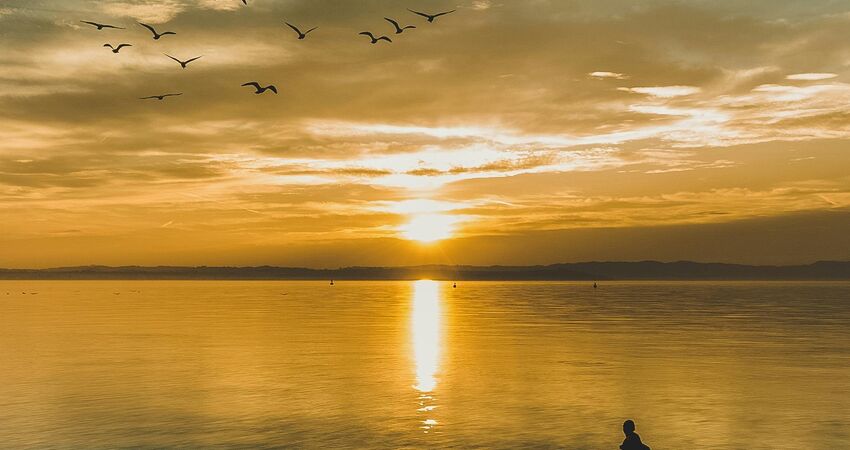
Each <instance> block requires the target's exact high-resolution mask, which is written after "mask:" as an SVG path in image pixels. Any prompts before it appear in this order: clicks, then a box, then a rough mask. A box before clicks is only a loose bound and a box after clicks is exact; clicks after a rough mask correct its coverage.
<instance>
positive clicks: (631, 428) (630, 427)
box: [623, 419, 635, 435]
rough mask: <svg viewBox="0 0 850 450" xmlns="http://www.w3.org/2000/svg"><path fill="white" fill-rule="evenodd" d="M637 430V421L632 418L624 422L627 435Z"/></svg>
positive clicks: (624, 430)
mask: <svg viewBox="0 0 850 450" xmlns="http://www.w3.org/2000/svg"><path fill="white" fill-rule="evenodd" d="M634 432H635V422H634V421H633V420H631V419H629V420H627V421H625V422H623V433H625V434H626V435H629V434H632V433H634Z"/></svg>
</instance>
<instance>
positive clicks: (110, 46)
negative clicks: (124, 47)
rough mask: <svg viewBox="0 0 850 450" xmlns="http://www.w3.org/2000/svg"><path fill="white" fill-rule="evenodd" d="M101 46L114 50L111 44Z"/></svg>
mask: <svg viewBox="0 0 850 450" xmlns="http://www.w3.org/2000/svg"><path fill="white" fill-rule="evenodd" d="M103 46H104V47H109V48H111V49H112V50H115V47H113V46H112V44H103Z"/></svg>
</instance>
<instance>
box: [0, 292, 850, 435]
mask: <svg viewBox="0 0 850 450" xmlns="http://www.w3.org/2000/svg"><path fill="white" fill-rule="evenodd" d="M6 292H9V294H8V295H6ZM22 292H27V294H22ZM30 292H38V294H34V295H33V294H30ZM284 293H285V294H286V295H282V294H284ZM626 418H633V419H635V421H636V422H637V426H638V432H639V433H641V435H642V436H643V438H644V441H645V442H647V443H648V444H649V445H651V446H652V448H653V449H656V450H660V449H684V448H734V449H769V448H770V449H772V448H798V449H838V448H850V283H609V284H603V285H602V286H600V289H597V290H593V289H592V288H591V287H589V286H588V284H587V283H516V282H512V283H497V282H487V283H484V282H482V283H473V282H466V283H462V284H461V285H459V286H458V288H457V289H452V288H451V284H450V283H435V282H415V283H414V282H340V283H338V284H337V285H336V286H334V287H330V286H328V285H327V284H325V283H319V282H198V281H175V282H139V281H127V282H113V281H108V282H107V281H104V282H87V281H85V282H84V281H71V282H64V281H49V282H48V281H38V282H31V281H27V282H20V281H15V282H11V281H2V282H0V448H15V449H20V448H120V447H134V448H140V447H142V448H145V447H149V448H154V447H156V448H162V447H193V448H196V447H220V448H225V447H226V448H233V447H237V448H240V447H241V448H265V447H292V448H332V447H345V448H435V447H455V448H476V447H477V448H587V449H591V448H592V449H605V448H610V449H616V448H617V446H618V445H619V443H620V441H621V440H622V434H621V431H620V425H621V423H622V421H623V420H624V419H626Z"/></svg>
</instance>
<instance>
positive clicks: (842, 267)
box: [0, 261, 850, 281]
mask: <svg viewBox="0 0 850 450" xmlns="http://www.w3.org/2000/svg"><path fill="white" fill-rule="evenodd" d="M420 278H431V279H437V280H546V281H556V280H588V281H589V280H850V261H819V262H816V263H813V264H807V265H796V266H748V265H740V264H722V263H697V262H690V261H678V262H666V263H665V262H658V261H640V262H583V263H568V264H552V265H548V266H446V265H432V266H411V267H344V268H339V269H307V268H299V267H273V266H258V267H207V266H200V267H170V266H156V267H141V266H122V267H108V266H81V267H59V268H52V269H0V279H5V280H128V279H133V280H327V279H335V280H412V279H420Z"/></svg>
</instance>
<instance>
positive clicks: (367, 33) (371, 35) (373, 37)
mask: <svg viewBox="0 0 850 450" xmlns="http://www.w3.org/2000/svg"><path fill="white" fill-rule="evenodd" d="M357 34H362V35H363V36H369V37H370V38H372V39H375V35H374V34H372V33H371V32H368V31H361V32H360V33H357Z"/></svg>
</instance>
